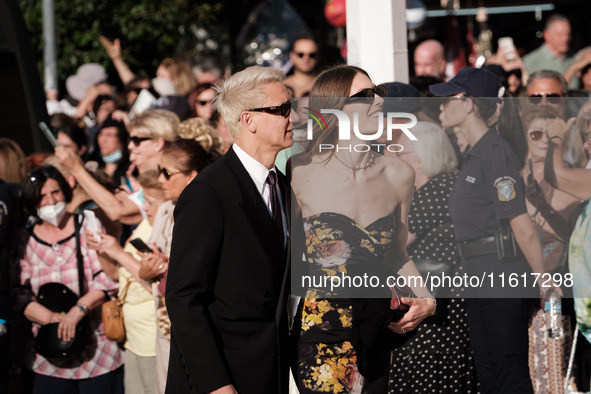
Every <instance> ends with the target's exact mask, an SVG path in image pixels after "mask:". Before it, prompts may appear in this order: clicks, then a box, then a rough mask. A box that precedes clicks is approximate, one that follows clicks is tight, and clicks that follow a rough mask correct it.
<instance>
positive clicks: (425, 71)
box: [414, 40, 447, 79]
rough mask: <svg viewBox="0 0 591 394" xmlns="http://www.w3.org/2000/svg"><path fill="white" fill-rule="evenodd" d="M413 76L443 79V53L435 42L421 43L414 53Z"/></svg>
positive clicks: (439, 44)
mask: <svg viewBox="0 0 591 394" xmlns="http://www.w3.org/2000/svg"><path fill="white" fill-rule="evenodd" d="M414 65H415V75H416V76H417V77H420V76H422V75H428V76H432V77H436V78H441V79H445V67H446V65H447V62H446V61H445V51H444V48H443V45H441V43H440V42H439V41H437V40H426V41H423V42H421V43H420V44H419V45H418V46H417V47H416V48H415V51H414Z"/></svg>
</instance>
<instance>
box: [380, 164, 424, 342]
mask: <svg viewBox="0 0 591 394" xmlns="http://www.w3.org/2000/svg"><path fill="white" fill-rule="evenodd" d="M404 169H405V170H406V171H398V172H397V173H398V176H399V177H402V179H403V183H402V185H400V186H402V187H401V190H403V192H402V196H401V202H400V204H399V205H398V206H397V207H396V209H395V211H394V220H395V223H394V225H395V227H394V228H395V234H394V239H393V240H392V245H391V247H390V248H389V253H387V255H386V257H387V258H388V257H390V258H392V259H393V261H394V263H395V264H396V266H400V269H399V270H398V272H397V274H398V275H399V276H405V277H407V278H409V279H410V278H412V277H414V278H420V277H421V274H420V273H419V271H418V270H417V268H416V266H415V264H414V262H413V261H412V260H411V259H410V258H409V257H408V254H407V253H406V242H407V240H408V212H409V210H410V204H411V202H412V196H413V190H414V171H413V170H412V169H411V168H410V167H409V166H405V167H404ZM388 255H390V256H388ZM407 283H409V284H410V289H411V290H412V291H413V293H414V294H415V296H416V297H419V298H401V299H400V301H401V302H402V303H403V304H406V305H408V306H409V310H408V312H407V313H406V314H405V315H404V316H403V317H402V319H400V321H398V322H392V323H390V324H389V325H388V328H390V330H392V331H394V332H396V333H401V334H402V333H405V332H407V331H411V330H414V329H415V328H416V327H417V325H418V324H419V323H420V322H421V321H423V320H424V319H425V318H427V317H429V316H432V315H433V314H434V313H435V300H434V299H433V298H432V297H431V294H430V293H429V291H428V290H427V288H426V287H425V284H424V283H423V282H422V280H408V281H407Z"/></svg>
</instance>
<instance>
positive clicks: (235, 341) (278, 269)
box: [165, 148, 290, 394]
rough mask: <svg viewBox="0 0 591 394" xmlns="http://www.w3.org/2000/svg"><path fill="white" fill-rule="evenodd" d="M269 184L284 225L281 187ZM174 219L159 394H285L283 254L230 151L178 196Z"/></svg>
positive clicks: (265, 211) (285, 285)
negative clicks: (220, 393) (165, 357)
mask: <svg viewBox="0 0 591 394" xmlns="http://www.w3.org/2000/svg"><path fill="white" fill-rule="evenodd" d="M278 180H279V185H280V188H281V192H282V193H281V194H282V196H283V198H284V203H285V207H286V211H287V214H288V217H289V211H290V206H289V197H290V192H289V187H288V184H287V181H286V179H285V177H284V176H283V175H282V174H281V173H279V174H278ZM174 217H175V225H174V232H173V239H172V251H171V256H170V265H169V270H168V279H167V284H166V293H165V299H166V306H167V308H168V313H169V315H170V320H171V322H172V331H171V353H170V362H169V371H168V380H167V383H166V392H167V393H171V394H173V393H174V394H177V393H189V392H195V393H203V392H208V391H211V390H215V389H217V388H219V387H222V386H224V385H227V384H233V385H234V386H235V387H236V389H237V390H238V392H239V393H241V394H248V393H253V394H264V393H269V394H277V393H284V392H285V393H286V392H287V385H288V362H287V354H286V353H287V333H288V328H287V318H286V313H285V310H286V308H285V304H286V299H287V295H288V293H289V291H288V280H289V279H288V276H289V268H288V266H289V265H288V260H289V255H290V252H289V250H284V248H283V246H282V245H281V243H280V238H279V235H278V234H277V231H276V228H275V226H274V223H273V219H272V217H271V215H270V214H269V210H268V209H267V206H266V204H265V202H264V201H263V199H262V198H261V195H260V193H259V192H258V190H257V189H256V187H255V185H254V182H253V181H252V179H251V177H250V175H249V174H248V172H247V171H246V169H245V168H244V166H243V165H242V163H241V162H240V160H239V159H238V157H237V156H236V154H235V152H234V150H233V149H232V148H231V149H229V150H228V152H227V153H226V155H225V156H224V157H223V158H221V159H220V160H218V161H217V162H215V163H214V164H212V165H211V166H209V167H208V168H206V169H205V170H203V171H202V172H201V173H200V174H199V175H198V176H197V177H196V178H195V179H194V180H193V182H192V183H191V184H189V185H188V186H187V187H186V188H185V190H184V191H183V193H182V194H181V196H180V198H179V200H178V202H177V205H176V208H175V212H174ZM287 244H288V245H289V242H288V243H287Z"/></svg>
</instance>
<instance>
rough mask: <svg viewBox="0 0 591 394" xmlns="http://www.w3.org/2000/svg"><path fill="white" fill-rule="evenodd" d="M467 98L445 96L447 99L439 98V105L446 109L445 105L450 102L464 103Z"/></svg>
mask: <svg viewBox="0 0 591 394" xmlns="http://www.w3.org/2000/svg"><path fill="white" fill-rule="evenodd" d="M466 99H467V97H466V96H447V97H442V98H441V105H442V106H443V108H446V107H447V105H448V104H449V103H450V102H451V101H452V100H462V101H466Z"/></svg>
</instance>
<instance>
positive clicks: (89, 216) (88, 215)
mask: <svg viewBox="0 0 591 394" xmlns="http://www.w3.org/2000/svg"><path fill="white" fill-rule="evenodd" d="M84 219H85V220H86V226H87V227H88V229H89V230H90V232H91V233H92V234H93V235H94V239H96V240H97V241H98V242H100V241H101V236H100V234H99V229H100V226H99V222H98V219H97V218H96V215H95V214H94V212H93V211H90V210H86V211H84Z"/></svg>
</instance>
